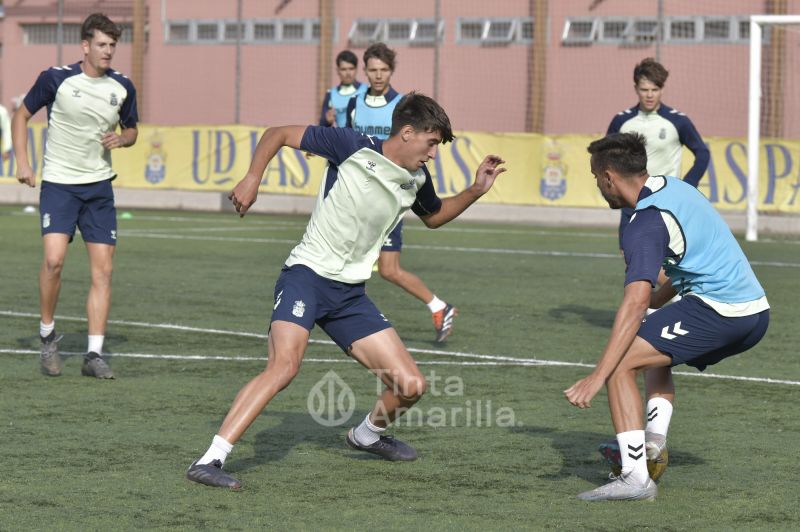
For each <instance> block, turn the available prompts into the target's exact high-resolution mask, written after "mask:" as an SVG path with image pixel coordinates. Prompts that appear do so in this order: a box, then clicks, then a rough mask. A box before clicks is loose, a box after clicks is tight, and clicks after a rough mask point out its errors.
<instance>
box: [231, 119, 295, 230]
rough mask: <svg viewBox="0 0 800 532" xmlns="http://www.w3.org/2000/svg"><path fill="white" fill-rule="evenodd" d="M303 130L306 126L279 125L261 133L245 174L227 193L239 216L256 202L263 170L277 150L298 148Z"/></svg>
mask: <svg viewBox="0 0 800 532" xmlns="http://www.w3.org/2000/svg"><path fill="white" fill-rule="evenodd" d="M305 131H306V126H280V127H272V128H269V129H268V130H266V131H265V132H264V134H263V135H261V140H259V141H258V145H257V146H256V150H255V152H254V153H253V160H252V161H251V162H250V168H249V169H248V170H247V174H245V176H244V177H243V178H242V180H241V181H239V183H237V185H236V187H234V189H233V191H232V192H231V193H230V194H228V199H229V200H231V203H233V206H234V208H235V209H236V212H238V213H239V216H242V217H243V216H244V215H245V214H246V213H247V209H249V208H250V207H251V206H252V205H253V203H255V202H256V197H257V196H258V187H259V185H261V176H263V175H264V170H266V169H267V165H268V164H269V162H270V161H271V160H272V158H273V157H275V154H276V153H278V150H280V149H281V148H282V147H284V146H288V147H290V148H295V149H299V148H300V142H301V141H302V140H303V134H304V133H305Z"/></svg>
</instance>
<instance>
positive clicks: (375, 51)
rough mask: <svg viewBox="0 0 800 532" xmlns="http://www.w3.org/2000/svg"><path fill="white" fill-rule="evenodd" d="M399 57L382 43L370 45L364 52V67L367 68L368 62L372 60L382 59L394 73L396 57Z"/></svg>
mask: <svg viewBox="0 0 800 532" xmlns="http://www.w3.org/2000/svg"><path fill="white" fill-rule="evenodd" d="M395 55H397V54H396V53H395V51H394V50H392V49H391V48H389V47H388V46H386V45H385V44H383V43H382V42H376V43H373V44H371V45H369V48H367V49H366V50H365V51H364V66H365V67H366V66H367V61H369V60H370V59H372V58H375V59H380V60H381V61H383V62H384V63H386V64H387V65H389V70H391V71H392V72H394V56H395Z"/></svg>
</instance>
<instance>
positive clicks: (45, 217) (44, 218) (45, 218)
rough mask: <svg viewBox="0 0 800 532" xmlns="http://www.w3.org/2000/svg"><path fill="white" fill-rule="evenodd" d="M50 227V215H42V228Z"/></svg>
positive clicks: (47, 213)
mask: <svg viewBox="0 0 800 532" xmlns="http://www.w3.org/2000/svg"><path fill="white" fill-rule="evenodd" d="M48 227H50V213H49V212H46V213H44V214H43V215H42V228H43V229H47V228H48Z"/></svg>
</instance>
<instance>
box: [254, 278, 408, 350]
mask: <svg viewBox="0 0 800 532" xmlns="http://www.w3.org/2000/svg"><path fill="white" fill-rule="evenodd" d="M277 320H281V321H289V322H292V323H296V324H297V325H300V326H301V327H303V328H304V329H307V330H308V331H311V329H313V328H314V324H315V323H316V324H318V325H319V326H320V327H322V330H323V331H325V332H326V333H327V334H328V336H330V337H331V340H333V341H334V342H336V345H338V346H339V347H340V348H341V349H342V351H344V352H345V353H348V351H349V349H350V346H351V345H353V342H355V341H356V340H360V339H361V338H366V337H367V336H369V335H371V334H374V333H376V332H379V331H382V330H384V329H388V328H390V327H391V326H392V324H391V323H389V320H387V319H386V317H384V315H383V314H381V312H380V311H379V310H378V307H376V306H375V304H374V303H373V302H372V301H371V300H370V299H369V298H368V297H367V293H366V289H365V285H364V283H360V284H347V283H342V282H339V281H332V280H331V279H326V278H325V277H322V276H320V275H318V274H317V273H316V272H314V270H312V269H311V268H309V267H307V266H303V265H302V264H295V265H294V266H284V267H283V269H281V275H280V277H278V282H276V283H275V305H274V306H273V309H272V320H271V322H270V323H272V322H274V321H277ZM348 354H349V353H348Z"/></svg>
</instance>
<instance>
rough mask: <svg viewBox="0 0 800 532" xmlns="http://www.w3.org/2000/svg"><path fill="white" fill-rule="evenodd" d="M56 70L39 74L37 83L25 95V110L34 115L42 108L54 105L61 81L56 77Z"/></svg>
mask: <svg viewBox="0 0 800 532" xmlns="http://www.w3.org/2000/svg"><path fill="white" fill-rule="evenodd" d="M56 72H57V71H56V70H55V69H52V68H50V69H48V70H45V71H44V72H42V73H41V74H39V77H38V78H36V82H35V83H34V84H33V87H31V90H29V91H28V94H26V95H25V99H24V100H23V101H22V102H23V103H24V104H25V108H26V109H27V110H28V111H29V112H30V113H31V114H32V115H33V114H36V111H38V110H39V109H41V108H42V107H45V106H48V105H50V104H52V103H53V102H54V101H55V100H56V92H58V86H59V84H60V83H61V80H60V79H58V78H57V77H56V76H55V73H56Z"/></svg>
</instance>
